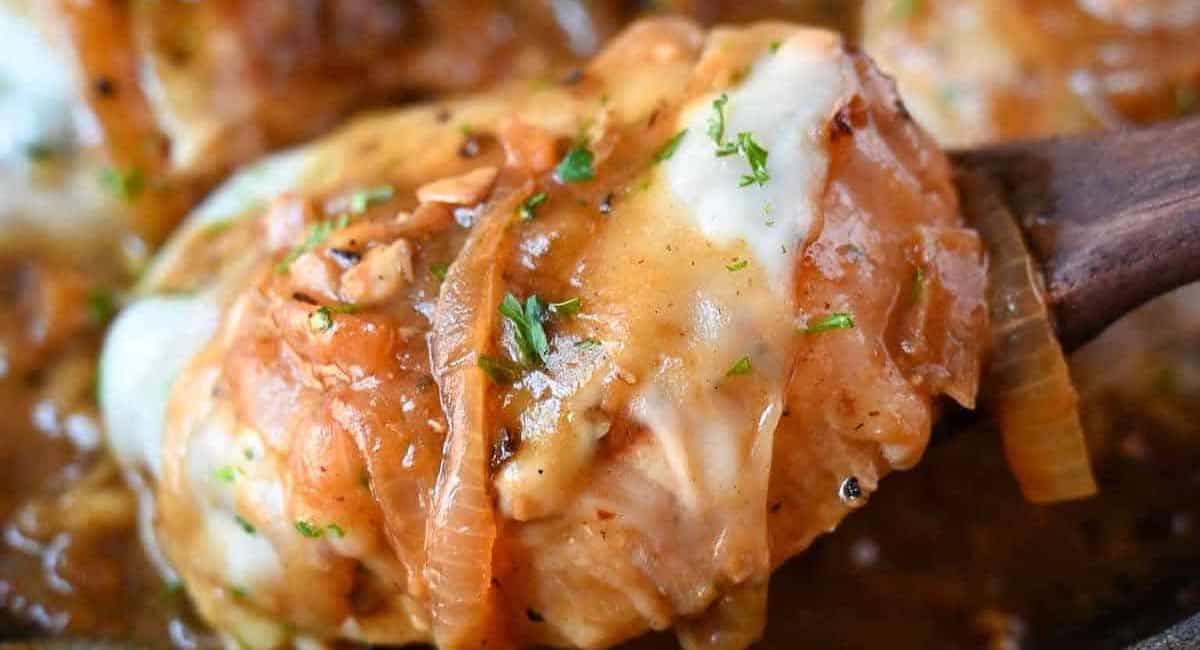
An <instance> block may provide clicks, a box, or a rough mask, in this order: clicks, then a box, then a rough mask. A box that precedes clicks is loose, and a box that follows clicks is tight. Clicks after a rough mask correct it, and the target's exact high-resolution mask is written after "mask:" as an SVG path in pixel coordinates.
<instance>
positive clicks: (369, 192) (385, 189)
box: [350, 185, 396, 214]
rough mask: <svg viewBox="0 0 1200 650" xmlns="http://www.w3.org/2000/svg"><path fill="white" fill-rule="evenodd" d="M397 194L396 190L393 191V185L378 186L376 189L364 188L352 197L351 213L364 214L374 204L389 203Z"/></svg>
mask: <svg viewBox="0 0 1200 650" xmlns="http://www.w3.org/2000/svg"><path fill="white" fill-rule="evenodd" d="M395 193H396V190H394V189H392V186H391V185H376V186H375V187H364V188H362V189H360V190H356V191H355V192H354V194H351V195H350V213H351V214H362V213H364V212H366V211H367V208H369V207H371V205H372V204H375V203H379V202H381V201H387V200H388V199H390V198H392V196H393V195H394V194H395Z"/></svg>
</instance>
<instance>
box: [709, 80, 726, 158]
mask: <svg viewBox="0 0 1200 650" xmlns="http://www.w3.org/2000/svg"><path fill="white" fill-rule="evenodd" d="M728 103H729V95H726V94H725V93H721V96H720V97H718V98H716V99H714V100H713V103H712V107H713V114H712V115H711V116H710V117H709V118H708V137H710V138H712V141H713V142H715V143H716V144H717V147H724V146H725V104H728ZM718 151H719V149H718Z"/></svg>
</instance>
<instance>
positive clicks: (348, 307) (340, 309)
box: [329, 302, 358, 314]
mask: <svg viewBox="0 0 1200 650" xmlns="http://www.w3.org/2000/svg"><path fill="white" fill-rule="evenodd" d="M329 311H331V312H333V313H335V314H353V313H355V312H357V311H358V305H356V304H354V303H351V302H339V303H338V304H336V305H330V306H329Z"/></svg>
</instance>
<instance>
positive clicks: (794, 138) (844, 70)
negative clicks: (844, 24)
mask: <svg viewBox="0 0 1200 650" xmlns="http://www.w3.org/2000/svg"><path fill="white" fill-rule="evenodd" d="M848 66H849V63H848V59H847V58H846V57H845V56H844V54H843V52H842V50H841V44H840V41H839V40H838V38H837V37H836V36H834V35H833V34H828V33H825V32H807V31H806V32H801V33H800V34H799V35H798V36H796V37H794V38H792V39H790V40H788V41H787V42H785V43H784V44H783V45H782V46H781V47H780V48H779V49H778V51H776V52H775V53H774V54H772V55H768V56H765V57H763V58H762V59H760V60H759V61H758V62H757V63H756V64H755V65H754V67H753V69H752V70H751V71H750V74H749V75H748V77H747V78H746V80H745V82H744V83H743V84H742V85H741V86H740V87H738V88H733V89H730V90H728V91H727V93H726V94H727V95H728V97H729V101H728V103H727V104H726V106H725V141H726V142H730V141H736V139H737V134H738V133H741V132H748V133H750V134H752V135H753V136H754V140H755V141H756V142H758V143H759V144H760V145H762V146H763V147H764V148H765V149H766V150H767V151H768V154H769V155H768V159H767V171H768V173H770V175H771V179H770V180H769V181H767V182H766V183H765V185H763V186H762V187H759V186H757V185H749V186H746V187H739V182H740V179H741V177H742V176H743V175H745V174H748V173H749V171H750V167H749V164H748V163H747V161H746V158H745V157H744V156H741V155H732V156H723V157H719V156H717V155H716V144H715V143H714V142H713V140H712V139H711V138H710V137H709V136H708V135H707V128H708V121H709V119H710V118H711V117H712V116H713V115H714V114H715V111H714V109H713V101H714V100H715V99H716V98H717V97H719V94H716V93H714V94H709V95H705V96H703V97H701V98H700V99H698V100H696V101H694V102H693V103H691V104H690V105H689V106H688V107H686V108H685V109H684V110H683V111H682V112H681V117H680V123H679V128H680V129H687V130H688V134H687V136H686V137H684V138H683V140H682V141H680V143H679V147H678V149H676V151H675V154H674V155H673V156H672V157H671V158H670V160H668V161H667V163H666V164H665V165H664V174H665V176H666V180H667V183H668V185H669V186H670V189H671V192H672V194H673V196H674V199H675V201H676V202H677V203H678V204H680V205H682V206H684V207H685V209H686V211H687V212H688V213H689V214H690V215H691V216H692V218H693V219H694V220H695V223H696V225H697V226H698V227H699V228H700V230H701V232H703V234H704V235H705V236H706V237H708V238H709V239H710V240H712V241H714V242H720V243H732V242H736V241H738V240H741V241H743V242H745V244H746V246H747V247H748V248H749V249H750V251H751V252H753V253H754V256H755V257H756V258H757V261H758V263H759V264H762V265H764V266H765V267H766V268H767V269H768V272H769V274H770V277H771V280H772V283H773V284H774V285H776V286H777V287H779V288H781V289H783V290H785V291H786V287H788V286H789V285H790V277H791V269H792V267H793V257H794V255H795V252H796V249H797V247H798V246H799V245H800V244H801V242H803V241H804V239H805V238H806V237H807V236H808V234H809V232H810V230H811V229H812V227H813V223H814V222H815V220H816V217H817V214H818V210H819V209H820V206H819V204H818V201H819V198H820V196H821V194H822V191H823V190H824V185H825V176H826V173H827V170H828V167H829V155H828V151H827V149H826V146H825V127H826V125H827V124H828V123H829V120H830V118H832V116H833V114H834V113H835V112H836V111H837V109H838V108H839V107H840V106H841V105H842V104H843V103H844V102H845V100H846V98H847V97H848V96H849V95H850V94H851V93H852V92H853V89H854V83H853V70H851V69H849V67H848Z"/></svg>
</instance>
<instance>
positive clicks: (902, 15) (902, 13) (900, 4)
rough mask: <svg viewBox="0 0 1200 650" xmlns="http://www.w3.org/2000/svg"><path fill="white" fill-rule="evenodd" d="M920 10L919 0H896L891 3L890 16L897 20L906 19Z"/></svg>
mask: <svg viewBox="0 0 1200 650" xmlns="http://www.w3.org/2000/svg"><path fill="white" fill-rule="evenodd" d="M920 10H921V0H896V4H894V5H892V16H893V17H895V18H896V19H898V20H908V19H909V18H912V17H913V16H915V15H916V14H917V12H918V11H920Z"/></svg>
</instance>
